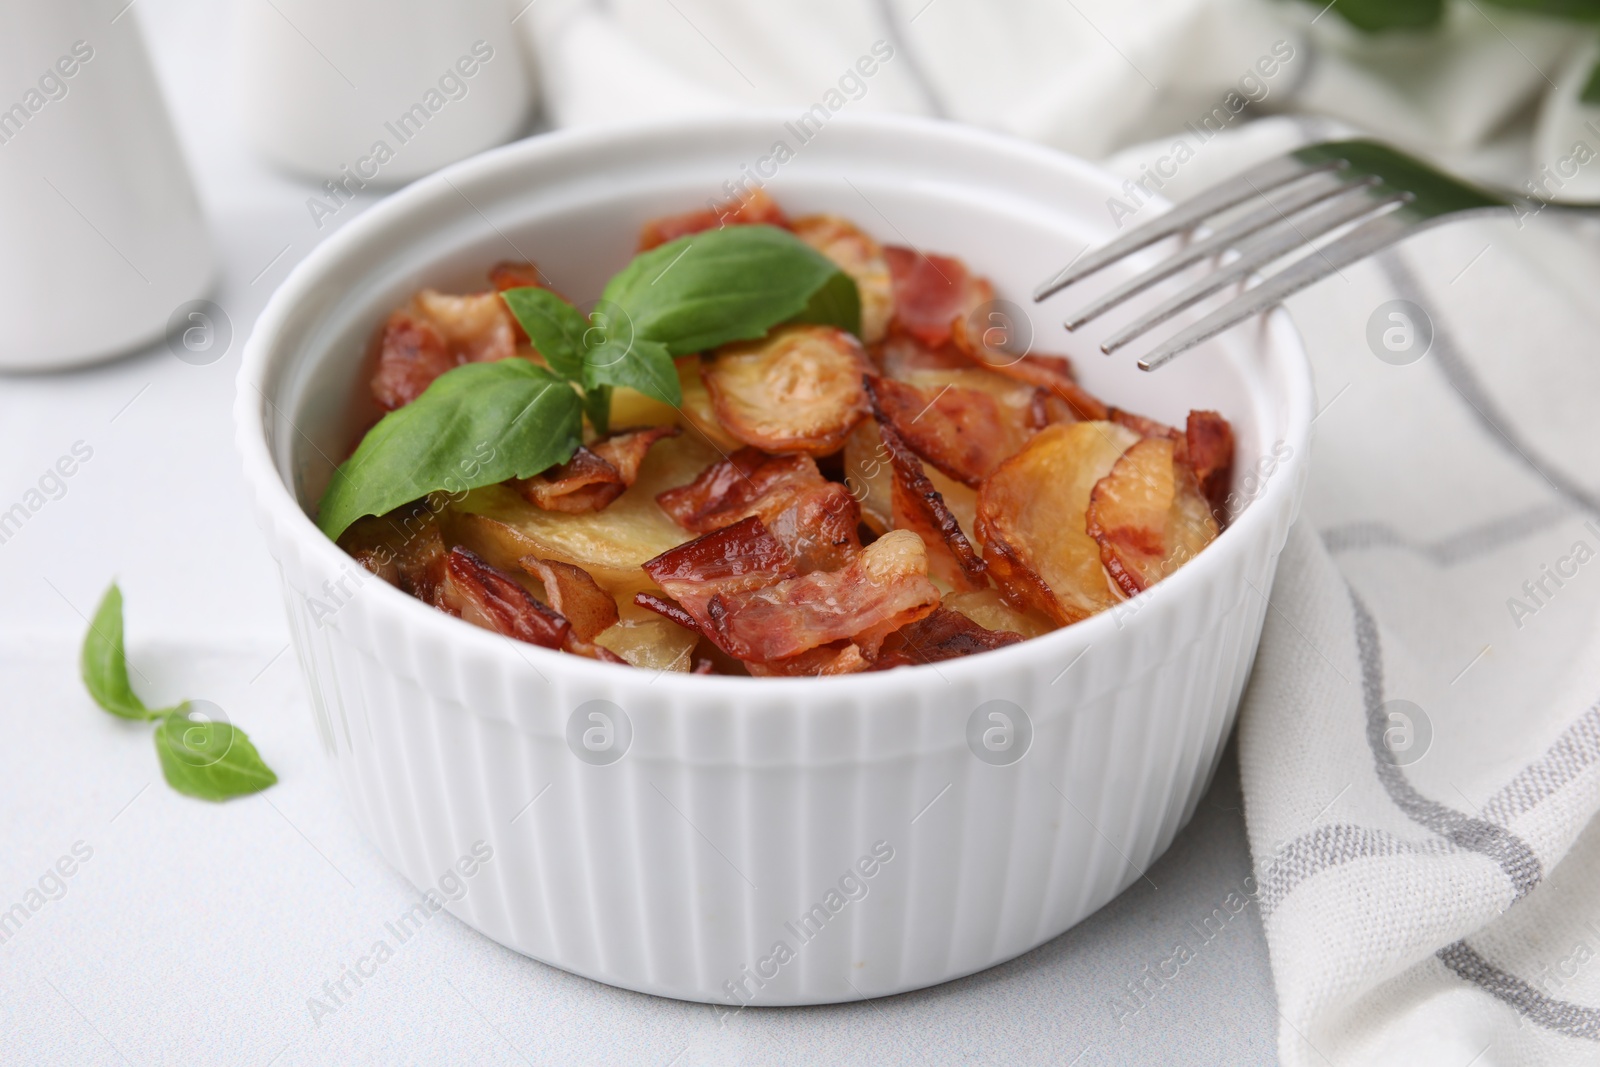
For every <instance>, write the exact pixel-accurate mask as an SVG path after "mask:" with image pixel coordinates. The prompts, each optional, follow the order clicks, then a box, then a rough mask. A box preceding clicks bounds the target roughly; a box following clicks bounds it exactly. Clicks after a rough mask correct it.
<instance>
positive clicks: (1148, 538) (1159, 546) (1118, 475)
mask: <svg viewBox="0 0 1600 1067" xmlns="http://www.w3.org/2000/svg"><path fill="white" fill-rule="evenodd" d="M1177 448H1178V445H1177V443H1176V442H1174V441H1172V440H1171V439H1170V438H1166V437H1147V438H1145V439H1144V440H1142V441H1140V442H1138V443H1137V444H1135V445H1133V446H1132V447H1131V448H1129V449H1128V450H1127V451H1126V452H1124V453H1123V454H1122V457H1121V458H1120V459H1118V460H1117V462H1116V463H1115V464H1114V465H1113V466H1112V468H1111V471H1110V473H1109V474H1107V475H1106V476H1105V477H1104V478H1101V479H1100V481H1099V482H1097V483H1096V484H1095V487H1094V492H1093V493H1091V494H1090V496H1089V507H1088V511H1087V514H1086V519H1085V522H1086V529H1087V531H1088V534H1089V536H1090V537H1092V538H1094V540H1095V542H1096V543H1097V544H1099V546H1100V561H1101V563H1103V564H1104V565H1105V569H1106V573H1107V574H1109V575H1110V576H1111V578H1112V580H1113V581H1115V582H1116V583H1117V585H1118V587H1119V588H1121V590H1122V591H1123V592H1124V593H1125V594H1127V595H1128V596H1134V595H1135V594H1137V593H1139V592H1141V591H1143V590H1145V589H1148V588H1150V587H1151V586H1152V585H1154V584H1155V583H1156V582H1159V581H1160V580H1161V579H1163V578H1165V577H1166V576H1167V575H1169V574H1171V573H1172V572H1173V571H1175V570H1177V569H1178V568H1179V567H1181V566H1183V565H1184V564H1185V563H1187V562H1188V561H1189V560H1191V559H1193V558H1194V556H1195V554H1196V553H1198V552H1199V551H1200V550H1201V549H1202V548H1204V547H1206V545H1208V544H1210V543H1211V542H1212V541H1214V540H1215V539H1216V536H1217V520H1216V519H1214V518H1212V517H1211V506H1210V504H1209V503H1208V502H1207V501H1206V498H1205V497H1204V496H1203V495H1201V492H1200V482H1199V480H1198V479H1197V478H1196V477H1195V474H1194V471H1193V469H1192V468H1190V466H1189V465H1188V464H1187V463H1184V462H1181V461H1179V460H1177V459H1176V458H1175V453H1176V451H1177Z"/></svg>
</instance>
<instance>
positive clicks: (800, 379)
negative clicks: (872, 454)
mask: <svg viewBox="0 0 1600 1067" xmlns="http://www.w3.org/2000/svg"><path fill="white" fill-rule="evenodd" d="M870 369H871V365H870V364H869V363H868V361H867V355H866V352H865V351H864V350H863V349H862V347H861V343H860V342H859V341H857V340H856V339H855V338H854V337H852V336H850V335H849V334H847V333H845V332H844V331H843V330H837V329H834V328H833V327H831V326H785V327H782V328H780V329H777V330H774V331H773V332H772V333H770V334H768V335H767V336H766V337H764V338H762V339H761V340H759V341H745V342H740V343H738V344H732V345H724V346H723V347H722V348H720V349H719V350H718V351H717V354H716V356H715V357H714V358H713V359H711V360H710V361H708V362H704V363H702V364H701V367H700V374H701V376H702V377H703V378H704V379H705V383H706V389H707V391H709V392H710V394H711V405H712V409H713V410H714V411H715V412H716V415H717V421H718V422H719V423H721V424H722V426H723V428H725V429H726V430H727V431H728V432H729V433H731V434H733V436H735V437H737V438H738V439H739V440H740V441H743V442H744V443H745V444H747V445H754V446H755V447H757V448H760V449H762V450H764V451H767V452H804V453H806V454H807V455H812V456H826V455H828V454H829V453H832V452H837V451H838V450H839V449H840V447H841V446H842V445H843V444H844V440H845V438H846V437H848V436H849V435H850V431H851V430H853V429H855V426H856V423H858V422H860V421H861V420H862V419H863V418H865V417H866V414H867V398H866V394H865V393H863V392H862V389H861V376H862V375H863V374H865V373H867V372H868V371H869V370H870Z"/></svg>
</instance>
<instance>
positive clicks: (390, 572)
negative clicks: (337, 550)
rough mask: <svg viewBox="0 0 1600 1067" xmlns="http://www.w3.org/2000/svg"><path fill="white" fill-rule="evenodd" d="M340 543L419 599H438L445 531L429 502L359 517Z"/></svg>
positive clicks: (355, 556)
mask: <svg viewBox="0 0 1600 1067" xmlns="http://www.w3.org/2000/svg"><path fill="white" fill-rule="evenodd" d="M339 547H341V548H343V549H344V550H345V551H346V552H348V553H349V554H350V555H351V556H352V557H353V558H354V559H355V561H356V562H357V563H359V564H361V565H362V566H363V567H365V568H366V569H367V570H369V571H371V572H372V573H373V574H376V575H377V576H378V577H379V578H382V579H383V580H384V581H386V582H388V583H389V584H390V585H393V586H398V587H399V589H400V590H401V592H404V593H409V594H411V595H412V596H414V597H416V598H417V599H418V600H425V601H427V602H428V603H430V604H431V603H433V602H434V601H435V600H436V599H437V597H438V593H439V587H440V586H441V585H442V584H443V583H444V579H445V552H446V549H445V544H444V535H443V533H442V532H441V531H440V529H439V523H438V520H437V518H436V516H435V515H434V512H433V511H432V510H431V509H430V508H429V507H428V505H427V503H426V502H424V503H419V504H409V505H407V506H406V507H403V508H400V509H398V510H396V511H391V512H390V513H389V514H387V515H368V516H365V517H364V518H360V519H357V520H356V521H355V522H353V523H351V524H350V528H349V529H347V530H346V531H345V532H344V533H342V534H340V535H339Z"/></svg>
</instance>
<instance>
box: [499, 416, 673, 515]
mask: <svg viewBox="0 0 1600 1067" xmlns="http://www.w3.org/2000/svg"><path fill="white" fill-rule="evenodd" d="M681 432H682V431H681V430H679V429H678V427H676V426H647V427H645V428H643V429H637V430H618V431H617V432H616V433H613V434H610V435H609V436H606V437H602V438H600V439H599V440H598V441H594V442H592V443H591V444H589V445H587V446H585V447H580V448H579V449H578V450H577V451H576V452H574V453H573V454H572V458H571V459H569V460H567V462H565V463H562V464H559V465H557V466H554V467H551V468H550V469H549V470H547V471H545V472H543V473H542V474H535V475H534V476H533V477H532V478H522V479H517V480H514V481H513V482H512V483H511V485H512V488H514V489H516V491H517V492H519V493H521V494H522V497H523V499H524V500H526V501H527V502H528V503H530V504H533V505H534V506H535V507H541V508H544V509H545V510H546V511H565V512H567V513H568V514H573V515H577V514H582V513H583V512H586V511H599V510H601V509H602V508H604V507H605V506H606V505H607V504H609V503H611V502H612V501H613V500H615V499H617V497H619V496H621V495H622V494H623V492H625V491H626V490H627V488H628V487H629V486H631V485H632V484H633V483H634V482H635V481H637V480H638V477H639V467H640V466H641V465H642V464H643V463H644V457H645V455H646V453H648V452H649V451H650V446H651V445H653V444H655V443H656V442H657V441H659V440H661V439H662V438H663V437H676V436H678V434H679V433H681Z"/></svg>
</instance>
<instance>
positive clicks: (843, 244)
mask: <svg viewBox="0 0 1600 1067" xmlns="http://www.w3.org/2000/svg"><path fill="white" fill-rule="evenodd" d="M793 228H794V234H795V236H796V237H798V238H800V240H802V241H804V242H805V243H806V244H808V245H810V246H811V247H812V248H815V249H816V250H817V251H818V252H821V253H822V254H823V255H825V256H827V257H828V258H829V259H831V260H833V262H834V263H836V264H837V265H838V267H839V269H840V270H842V271H844V272H845V273H846V274H848V275H850V277H851V278H853V279H855V283H856V290H857V292H859V293H860V294H861V340H863V341H865V342H866V343H867V344H869V345H870V344H876V343H877V342H878V341H881V340H882V339H883V335H884V333H885V332H886V331H887V330H888V328H889V316H890V315H892V314H893V313H894V281H893V279H892V277H891V276H890V274H889V263H888V260H886V259H884V257H883V246H882V245H880V244H878V242H877V241H874V240H873V239H872V238H871V237H869V236H868V235H867V234H866V233H864V232H862V230H861V229H859V228H858V227H857V226H856V224H855V223H853V222H850V221H848V220H847V219H842V218H840V217H839V216H837V215H807V216H806V217H805V218H803V219H795V220H794V224H793Z"/></svg>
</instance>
